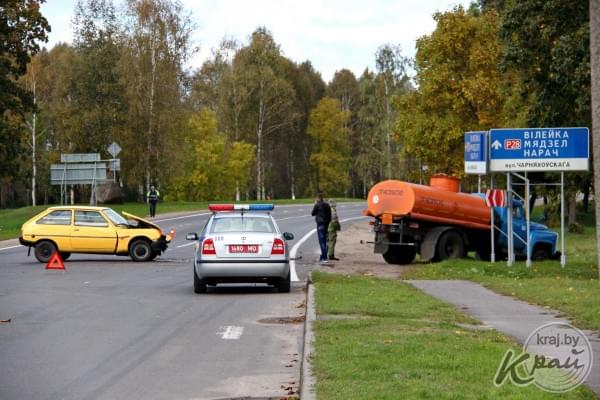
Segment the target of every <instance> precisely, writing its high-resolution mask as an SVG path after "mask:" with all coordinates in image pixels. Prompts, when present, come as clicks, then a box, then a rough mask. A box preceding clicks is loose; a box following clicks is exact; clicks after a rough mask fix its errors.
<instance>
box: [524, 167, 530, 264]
mask: <svg viewBox="0 0 600 400" xmlns="http://www.w3.org/2000/svg"><path fill="white" fill-rule="evenodd" d="M529 195H530V194H529V179H527V172H525V221H526V224H527V261H525V266H526V267H527V268H531V240H530V239H531V237H530V232H531V211H530V210H529V208H530V207H529V201H530V200H529Z"/></svg>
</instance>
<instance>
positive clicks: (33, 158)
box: [31, 83, 37, 207]
mask: <svg viewBox="0 0 600 400" xmlns="http://www.w3.org/2000/svg"><path fill="white" fill-rule="evenodd" d="M35 104H36V98H35V83H34V84H33V106H34V107H35ZM36 122H37V113H36V112H35V110H34V111H33V121H31V166H32V171H31V172H32V174H31V205H32V206H34V207H35V206H36V205H37V203H36V192H35V187H36V183H35V180H36V178H37V162H36V133H37V132H36Z"/></svg>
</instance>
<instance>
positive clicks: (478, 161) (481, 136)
mask: <svg viewBox="0 0 600 400" xmlns="http://www.w3.org/2000/svg"><path fill="white" fill-rule="evenodd" d="M487 164H488V162H487V132H485V131H480V132H467V133H465V173H466V174H487Z"/></svg>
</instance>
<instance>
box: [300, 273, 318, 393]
mask: <svg viewBox="0 0 600 400" xmlns="http://www.w3.org/2000/svg"><path fill="white" fill-rule="evenodd" d="M316 319H317V316H316V312H315V287H314V285H313V282H312V272H310V273H309V275H308V277H307V279H306V314H305V316H304V340H303V344H302V365H301V366H300V398H301V399H302V400H315V399H316V398H317V393H316V383H317V380H316V379H315V376H314V375H313V371H312V366H311V365H310V362H311V361H310V358H311V356H312V353H313V342H314V339H315V335H314V332H313V323H314V321H315V320H316Z"/></svg>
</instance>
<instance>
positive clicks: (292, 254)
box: [290, 228, 317, 282]
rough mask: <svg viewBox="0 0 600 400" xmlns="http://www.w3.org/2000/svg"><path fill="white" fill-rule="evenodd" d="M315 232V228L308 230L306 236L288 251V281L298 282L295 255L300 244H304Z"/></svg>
mask: <svg viewBox="0 0 600 400" xmlns="http://www.w3.org/2000/svg"><path fill="white" fill-rule="evenodd" d="M316 231H317V228H314V229H312V230H310V231H309V232H308V233H307V234H306V235H304V236H302V239H300V240H299V241H298V243H296V244H294V246H292V250H290V271H291V272H290V279H291V280H292V282H300V279H298V274H297V273H296V260H295V258H296V253H297V252H298V249H299V248H300V246H302V244H304V242H306V241H307V240H308V238H309V237H311V235H313V234H314V233H315V232H316Z"/></svg>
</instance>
